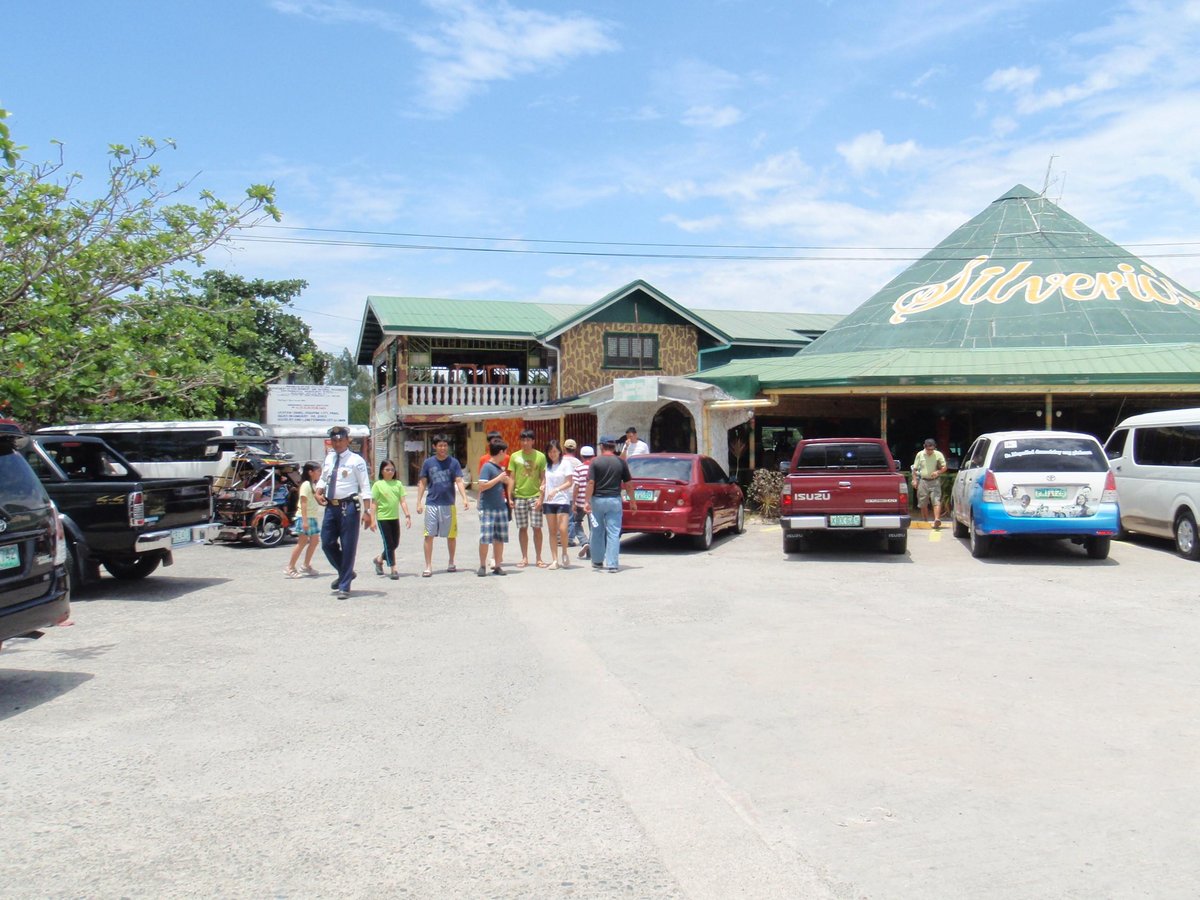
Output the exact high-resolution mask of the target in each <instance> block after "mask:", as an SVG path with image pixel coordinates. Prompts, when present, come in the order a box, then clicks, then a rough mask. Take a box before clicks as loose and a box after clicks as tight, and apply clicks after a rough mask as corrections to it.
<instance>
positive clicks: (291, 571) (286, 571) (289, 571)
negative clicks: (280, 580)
mask: <svg viewBox="0 0 1200 900" xmlns="http://www.w3.org/2000/svg"><path fill="white" fill-rule="evenodd" d="M283 574H284V575H285V576H286V577H287V578H299V577H300V573H299V572H297V571H296V570H295V569H293V568H292V567H291V566H289V567H288V568H286V569H284V570H283Z"/></svg>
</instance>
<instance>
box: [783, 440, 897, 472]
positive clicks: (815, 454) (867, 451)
mask: <svg viewBox="0 0 1200 900" xmlns="http://www.w3.org/2000/svg"><path fill="white" fill-rule="evenodd" d="M796 467H797V468H799V469H886V468H887V458H886V457H885V456H884V455H883V448H882V447H880V446H879V445H878V444H809V445H808V446H806V447H805V448H804V450H803V451H802V452H801V454H800V460H799V462H798V463H797V466H796Z"/></svg>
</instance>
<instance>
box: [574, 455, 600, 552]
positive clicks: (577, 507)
mask: <svg viewBox="0 0 1200 900" xmlns="http://www.w3.org/2000/svg"><path fill="white" fill-rule="evenodd" d="M595 458H596V451H595V450H594V449H593V448H591V447H587V446H585V447H583V448H582V449H581V450H580V451H579V465H577V466H576V467H575V471H574V472H572V473H571V483H572V484H573V485H574V487H575V490H574V492H573V493H572V495H571V498H572V506H573V510H572V518H573V519H574V521H575V536H576V537H577V538H578V540H579V543H580V548H579V558H580V559H588V558H589V557H590V556H591V546H590V543H591V541H590V539H589V537H590V534H591V529H590V528H589V527H588V517H587V513H586V512H584V509H583V505H584V504H585V503H586V502H587V477H588V466H590V465H591V464H592V460H593V459H595Z"/></svg>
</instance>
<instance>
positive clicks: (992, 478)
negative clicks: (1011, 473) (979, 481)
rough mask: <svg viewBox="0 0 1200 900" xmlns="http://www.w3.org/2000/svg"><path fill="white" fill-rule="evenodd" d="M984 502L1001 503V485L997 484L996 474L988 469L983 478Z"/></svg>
mask: <svg viewBox="0 0 1200 900" xmlns="http://www.w3.org/2000/svg"><path fill="white" fill-rule="evenodd" d="M983 502H984V503H999V502H1000V485H998V484H996V474H995V473H994V472H993V471H992V470H991V469H988V470H987V472H985V473H984V476H983Z"/></svg>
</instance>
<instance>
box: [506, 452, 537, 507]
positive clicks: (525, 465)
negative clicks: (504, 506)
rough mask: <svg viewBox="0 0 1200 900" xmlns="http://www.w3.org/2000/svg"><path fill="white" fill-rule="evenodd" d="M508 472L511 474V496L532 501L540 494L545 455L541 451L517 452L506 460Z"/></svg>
mask: <svg viewBox="0 0 1200 900" xmlns="http://www.w3.org/2000/svg"><path fill="white" fill-rule="evenodd" d="M508 471H510V472H512V473H513V479H514V481H515V484H514V485H513V496H514V497H516V498H517V499H519V500H532V499H533V498H534V497H536V496H538V495H539V494H540V493H541V492H542V474H543V473H544V472H545V471H546V454H545V453H543V452H542V451H541V450H530V451H529V453H528V454H526V453H525V451H524V450H518V451H517V452H516V453H514V454H512V455H511V456H509V458H508Z"/></svg>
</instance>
